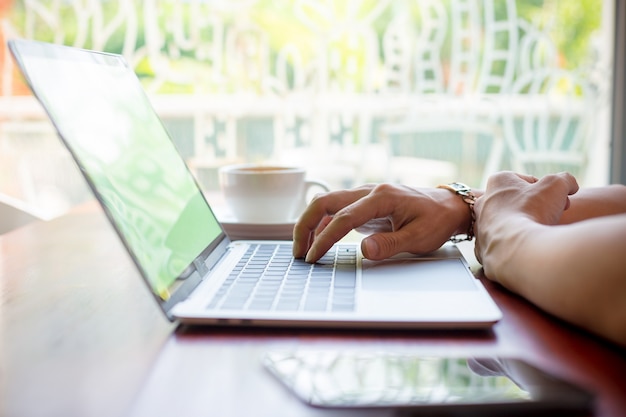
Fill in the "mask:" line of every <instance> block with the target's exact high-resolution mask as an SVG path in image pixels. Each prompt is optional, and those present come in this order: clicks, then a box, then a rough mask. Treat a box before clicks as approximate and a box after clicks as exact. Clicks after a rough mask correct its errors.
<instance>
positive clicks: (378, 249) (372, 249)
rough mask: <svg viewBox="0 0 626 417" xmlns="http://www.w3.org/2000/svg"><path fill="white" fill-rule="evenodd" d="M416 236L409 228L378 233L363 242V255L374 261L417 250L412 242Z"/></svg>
mask: <svg viewBox="0 0 626 417" xmlns="http://www.w3.org/2000/svg"><path fill="white" fill-rule="evenodd" d="M414 237H415V234H414V233H411V232H410V231H409V230H408V229H400V230H398V231H395V232H387V233H377V234H374V235H372V236H369V237H367V238H365V239H363V241H362V242H361V251H362V252H363V256H364V257H365V258H367V259H371V260H373V261H376V260H380V259H386V258H389V257H392V256H394V255H397V254H399V253H402V252H415V250H414V248H411V246H410V245H411V243H412V242H413V240H414Z"/></svg>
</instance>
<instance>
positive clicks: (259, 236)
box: [220, 218, 296, 240]
mask: <svg viewBox="0 0 626 417" xmlns="http://www.w3.org/2000/svg"><path fill="white" fill-rule="evenodd" d="M220 223H221V224H222V227H223V228H224V231H225V232H226V234H227V235H228V237H229V238H230V240H244V239H246V240H292V239H293V227H294V226H295V224H296V221H295V220H293V221H289V222H284V223H242V222H238V221H237V220H235V219H233V218H226V219H223V220H222V219H220Z"/></svg>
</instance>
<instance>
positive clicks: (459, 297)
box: [9, 39, 501, 329]
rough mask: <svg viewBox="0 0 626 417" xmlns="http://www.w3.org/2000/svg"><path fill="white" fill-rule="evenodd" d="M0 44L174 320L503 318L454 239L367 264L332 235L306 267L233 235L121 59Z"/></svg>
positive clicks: (437, 321) (421, 323)
mask: <svg viewBox="0 0 626 417" xmlns="http://www.w3.org/2000/svg"><path fill="white" fill-rule="evenodd" d="M9 47H10V50H11V52H12V54H13V56H14V58H15V60H16V62H17V64H18V66H19V68H20V70H21V71H22V73H23V75H24V77H25V79H26V82H27V83H28V85H29V86H30V88H31V90H32V91H33V93H34V95H35V96H36V97H37V99H38V100H39V101H40V102H41V104H42V105H43V107H44V109H45V110H46V112H47V114H48V115H49V117H50V119H51V120H52V123H53V124H54V126H55V128H56V129H57V132H58V134H59V136H60V138H61V140H62V142H63V143H64V144H65V146H66V147H67V149H68V150H69V152H70V153H71V154H72V156H73V158H74V160H75V161H76V163H77V165H78V167H79V169H80V171H81V172H82V173H83V175H84V177H85V179H86V180H87V182H88V184H89V186H90V187H91V189H92V191H93V193H94V194H95V196H96V198H97V199H98V201H99V202H100V204H101V205H102V208H103V210H104V212H105V213H106V215H107V218H108V219H109V220H110V222H111V224H112V225H113V227H114V229H115V230H116V232H117V234H118V235H119V237H120V239H121V241H122V242H123V244H124V246H125V248H126V250H127V251H128V253H129V255H130V257H131V258H132V260H133V261H134V263H135V265H136V267H137V269H138V271H139V273H140V275H141V276H142V277H143V279H144V280H145V282H146V284H147V285H148V287H149V289H150V290H151V292H152V294H153V295H154V298H155V299H156V301H157V302H158V304H159V305H160V307H161V308H162V310H163V312H164V313H165V314H166V315H167V317H168V318H169V319H170V320H172V321H178V322H180V323H189V324H209V325H227V326H242V325H243V326H294V327H323V328H326V327H341V328H386V329H394V328H398V329H399V328H411V329H413V328H415V329H417V328H488V327H489V326H491V325H492V324H493V323H495V322H497V321H498V320H499V319H500V318H501V312H500V311H499V309H498V307H497V306H496V305H495V303H494V302H493V301H492V299H491V298H490V297H489V295H488V293H487V292H486V290H485V289H484V287H483V286H482V284H481V283H480V281H479V280H477V279H475V278H474V276H473V274H472V273H471V271H470V269H469V266H468V264H467V262H466V260H465V259H464V258H463V256H462V255H461V253H460V251H459V250H458V249H457V248H456V247H455V246H453V245H445V246H444V247H443V248H442V249H441V250H439V251H437V252H435V253H433V254H430V255H428V256H422V257H415V256H409V255H401V256H397V257H394V258H392V259H388V260H385V261H378V262H373V261H368V260H366V259H363V257H362V255H361V253H360V251H359V245H358V243H356V242H355V243H345V244H344V243H341V242H340V243H339V244H337V245H335V246H334V247H333V249H332V250H331V251H329V253H328V254H326V256H325V257H324V258H322V259H321V260H320V261H319V262H318V263H317V264H313V265H311V264H308V263H305V262H304V261H303V260H301V259H294V258H293V257H292V255H291V243H292V242H290V241H266V240H249V241H248V240H234V241H233V240H231V239H229V237H228V236H227V234H226V233H225V231H224V228H223V227H222V225H221V224H220V222H219V221H218V219H217V217H216V216H215V214H214V212H213V210H212V209H211V207H210V205H209V204H208V203H207V201H206V199H205V197H204V195H203V193H202V192H201V190H200V188H199V186H198V184H197V183H196V181H195V179H194V176H193V175H192V173H191V172H190V170H189V169H188V167H187V165H186V164H185V162H184V160H183V158H182V157H181V155H180V154H179V152H178V151H177V148H176V146H175V144H174V143H173V142H172V140H171V138H170V137H169V135H168V133H167V131H166V129H165V128H164V126H163V124H162V122H161V121H160V119H159V117H158V116H157V114H156V113H155V111H154V109H153V108H152V106H151V104H150V102H149V100H148V97H147V95H146V94H145V92H144V90H143V89H142V86H141V83H140V81H139V79H138V78H137V76H136V75H135V73H134V72H133V70H132V69H131V68H130V67H129V66H128V64H127V63H126V62H125V60H124V59H123V57H122V56H120V55H116V54H110V53H102V52H95V51H88V50H81V49H76V48H72V47H67V46H59V45H53V44H47V43H42V42H36V41H29V40H21V39H14V40H11V41H10V42H9ZM85 233H89V231H85ZM255 256H256V257H261V258H262V259H261V260H258V259H257V260H251V259H250V258H251V257H255ZM269 262H272V266H271V267H266V264H267V263H269Z"/></svg>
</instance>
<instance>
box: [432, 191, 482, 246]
mask: <svg viewBox="0 0 626 417" xmlns="http://www.w3.org/2000/svg"><path fill="white" fill-rule="evenodd" d="M437 188H445V189H446V190H450V191H452V192H453V193H455V194H456V195H458V196H459V197H461V199H462V200H463V201H464V202H465V203H466V204H467V207H468V208H469V211H470V223H469V226H468V227H467V233H466V234H465V235H457V236H452V237H450V241H451V242H452V243H459V242H463V241H466V240H472V239H474V223H475V222H476V213H474V203H475V202H476V196H475V195H474V193H473V192H472V189H471V187H470V186H469V185H466V184H463V183H462V182H452V183H449V184H440V185H438V186H437Z"/></svg>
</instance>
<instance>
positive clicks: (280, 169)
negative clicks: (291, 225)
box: [219, 164, 329, 223]
mask: <svg viewBox="0 0 626 417" xmlns="http://www.w3.org/2000/svg"><path fill="white" fill-rule="evenodd" d="M219 177H220V186H221V188H222V192H223V194H224V198H225V200H226V203H227V204H228V206H229V208H230V209H231V211H232V212H233V214H234V216H235V218H236V219H237V221H239V222H242V223H285V222H291V221H294V220H295V219H296V218H297V217H298V216H299V215H300V213H301V212H302V210H304V208H305V206H306V204H307V197H308V196H309V194H310V192H309V191H310V190H312V189H313V188H319V189H320V191H329V187H328V186H327V185H326V184H325V183H324V182H322V181H316V180H309V179H306V172H305V170H304V169H303V168H299V167H292V166H282V165H260V164H240V165H227V166H225V167H222V168H220V171H219Z"/></svg>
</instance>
